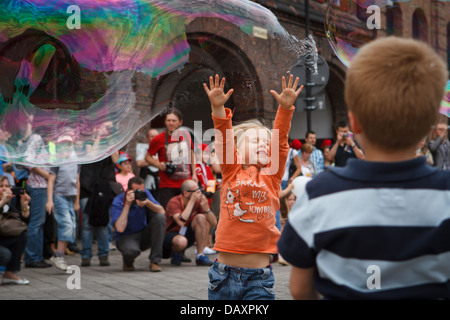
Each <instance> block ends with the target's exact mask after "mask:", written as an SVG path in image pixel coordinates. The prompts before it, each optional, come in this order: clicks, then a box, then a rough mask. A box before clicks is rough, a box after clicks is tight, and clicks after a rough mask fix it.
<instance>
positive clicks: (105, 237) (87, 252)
mask: <svg viewBox="0 0 450 320" xmlns="http://www.w3.org/2000/svg"><path fill="white" fill-rule="evenodd" d="M88 199H89V198H83V199H80V208H81V212H82V217H83V223H82V228H81V244H82V249H81V258H82V259H91V258H92V242H93V240H94V231H95V230H96V231H97V245H98V252H97V255H98V258H99V259H100V258H102V257H106V256H108V253H109V224H108V225H107V226H105V227H94V226H92V225H90V224H89V215H88V214H87V213H86V212H85V209H86V204H87V201H88Z"/></svg>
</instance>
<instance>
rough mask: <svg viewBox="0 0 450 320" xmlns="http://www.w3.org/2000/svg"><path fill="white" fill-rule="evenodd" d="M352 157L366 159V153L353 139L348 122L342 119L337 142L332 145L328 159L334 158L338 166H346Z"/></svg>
mask: <svg viewBox="0 0 450 320" xmlns="http://www.w3.org/2000/svg"><path fill="white" fill-rule="evenodd" d="M350 158H358V159H361V160H364V159H365V157H364V153H363V152H362V150H361V149H360V148H359V146H358V144H357V143H356V142H355V141H353V134H352V133H351V132H350V130H349V127H348V125H347V122H345V121H341V122H339V123H338V125H337V129H336V142H335V143H334V144H333V145H332V146H331V149H330V152H329V153H328V160H330V161H333V160H334V163H335V164H334V165H335V166H336V167H345V165H346V164H347V160H348V159H350Z"/></svg>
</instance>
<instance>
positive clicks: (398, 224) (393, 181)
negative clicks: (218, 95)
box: [278, 157, 450, 299]
mask: <svg viewBox="0 0 450 320" xmlns="http://www.w3.org/2000/svg"><path fill="white" fill-rule="evenodd" d="M278 247H279V251H280V254H281V255H282V256H283V258H284V259H285V260H287V261H288V262H290V263H291V264H292V265H293V266H296V267H299V268H313V267H315V268H316V272H315V286H316V289H317V290H318V291H319V292H320V293H321V294H322V295H323V296H324V297H325V298H328V299H416V298H419V299H440V298H447V299H449V298H450V172H445V171H440V170H437V169H436V168H433V167H431V166H429V165H427V164H426V159H425V157H420V158H416V159H413V160H408V161H404V162H396V163H380V162H369V161H361V160H357V159H349V161H348V164H347V166H346V167H343V168H332V169H331V170H330V171H328V172H324V173H322V174H320V175H318V176H317V177H315V178H314V179H313V180H311V181H310V182H309V183H308V184H307V185H306V189H305V190H304V192H302V194H301V195H300V196H299V197H298V198H297V200H296V202H295V204H294V206H293V207H292V209H291V211H290V212H289V218H288V222H287V223H286V225H285V227H284V230H283V233H282V236H281V238H280V240H279V242H278Z"/></svg>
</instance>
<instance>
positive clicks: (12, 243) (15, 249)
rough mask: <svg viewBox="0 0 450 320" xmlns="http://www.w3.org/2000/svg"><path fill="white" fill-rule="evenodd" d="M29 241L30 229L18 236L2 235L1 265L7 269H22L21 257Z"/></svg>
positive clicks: (0, 247)
mask: <svg viewBox="0 0 450 320" xmlns="http://www.w3.org/2000/svg"><path fill="white" fill-rule="evenodd" d="M27 241H28V231H24V232H22V234H21V235H20V236H17V237H0V265H1V266H5V267H6V271H12V272H18V271H20V259H21V257H22V255H23V252H24V251H25V246H26V245H27Z"/></svg>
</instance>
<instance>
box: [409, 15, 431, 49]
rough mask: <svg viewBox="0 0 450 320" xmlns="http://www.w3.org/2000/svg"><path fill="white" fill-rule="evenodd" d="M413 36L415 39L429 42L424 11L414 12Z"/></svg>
mask: <svg viewBox="0 0 450 320" xmlns="http://www.w3.org/2000/svg"><path fill="white" fill-rule="evenodd" d="M412 36H413V38H414V39H418V40H422V41H425V42H428V23H427V18H426V16H425V13H424V12H423V10H422V9H420V8H417V9H416V10H414V13H413V16H412Z"/></svg>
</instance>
